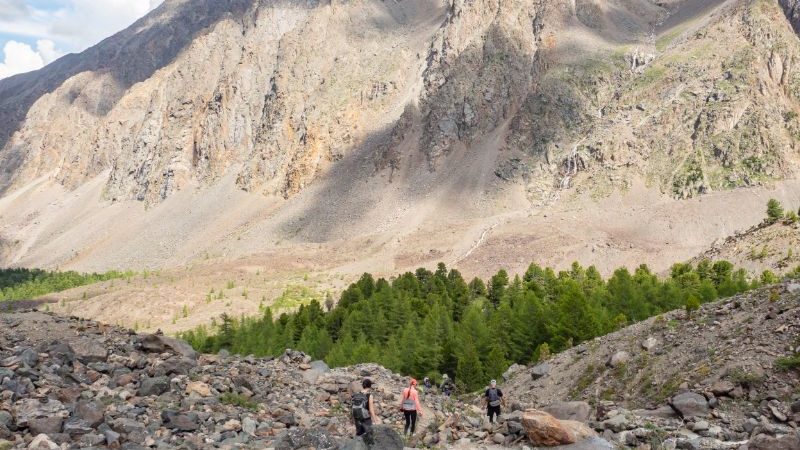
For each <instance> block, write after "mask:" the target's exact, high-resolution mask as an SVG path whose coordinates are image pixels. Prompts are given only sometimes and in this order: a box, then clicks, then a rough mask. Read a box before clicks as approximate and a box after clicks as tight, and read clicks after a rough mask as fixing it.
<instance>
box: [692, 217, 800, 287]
mask: <svg viewBox="0 0 800 450" xmlns="http://www.w3.org/2000/svg"><path fill="white" fill-rule="evenodd" d="M798 246H800V224H798V223H791V222H789V221H785V220H780V221H777V222H775V223H771V224H770V223H768V222H766V221H765V222H763V223H761V224H759V225H756V226H754V227H752V228H750V229H748V230H745V231H742V232H740V233H737V234H735V235H733V236H730V237H728V238H727V239H724V240H720V241H718V242H715V243H714V245H712V246H711V248H709V249H708V250H707V251H705V252H704V253H703V254H701V255H700V256H698V257H697V258H696V259H695V262H696V261H699V260H700V259H711V260H719V259H724V260H726V261H730V262H732V263H734V264H735V265H736V266H737V267H744V268H745V269H748V270H749V271H751V272H753V273H758V271H759V270H770V271H771V272H773V273H775V274H785V273H787V272H791V271H793V270H795V269H796V268H797V267H798V265H799V264H800V256H798V255H797V251H798Z"/></svg>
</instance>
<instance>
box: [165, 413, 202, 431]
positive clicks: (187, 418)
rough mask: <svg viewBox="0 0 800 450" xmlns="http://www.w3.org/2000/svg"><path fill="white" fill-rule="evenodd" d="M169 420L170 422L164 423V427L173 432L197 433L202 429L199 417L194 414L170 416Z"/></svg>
mask: <svg viewBox="0 0 800 450" xmlns="http://www.w3.org/2000/svg"><path fill="white" fill-rule="evenodd" d="M162 417H163V415H162ZM167 418H168V420H165V421H164V426H165V427H167V428H169V429H172V430H178V431H196V430H197V429H198V428H200V425H199V424H198V416H197V414H196V413H193V412H190V413H187V414H172V415H168V416H167Z"/></svg>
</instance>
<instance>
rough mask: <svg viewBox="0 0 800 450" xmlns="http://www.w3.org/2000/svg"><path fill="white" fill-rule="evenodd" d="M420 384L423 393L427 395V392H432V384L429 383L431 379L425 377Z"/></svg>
mask: <svg viewBox="0 0 800 450" xmlns="http://www.w3.org/2000/svg"><path fill="white" fill-rule="evenodd" d="M422 386H423V391H422V393H423V394H425V395H428V394H431V393H433V391H432V389H433V384H432V383H431V379H430V378H428V377H425V379H424V380H423V381H422Z"/></svg>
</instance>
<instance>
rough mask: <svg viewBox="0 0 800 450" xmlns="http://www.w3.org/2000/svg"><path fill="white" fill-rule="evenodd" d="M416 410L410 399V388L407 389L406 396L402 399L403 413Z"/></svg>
mask: <svg viewBox="0 0 800 450" xmlns="http://www.w3.org/2000/svg"><path fill="white" fill-rule="evenodd" d="M416 410H417V402H415V401H414V399H413V398H411V388H408V391H406V396H405V398H404V399H403V411H416Z"/></svg>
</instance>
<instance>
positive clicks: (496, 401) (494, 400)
mask: <svg viewBox="0 0 800 450" xmlns="http://www.w3.org/2000/svg"><path fill="white" fill-rule="evenodd" d="M487 396H488V397H489V406H491V407H497V406H500V404H501V403H502V400H501V399H500V394H499V393H498V391H497V388H490V389H489V390H488V391H487Z"/></svg>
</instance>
